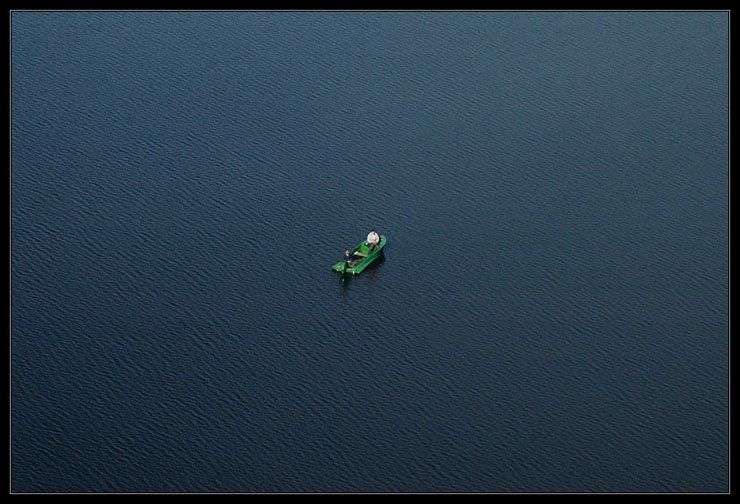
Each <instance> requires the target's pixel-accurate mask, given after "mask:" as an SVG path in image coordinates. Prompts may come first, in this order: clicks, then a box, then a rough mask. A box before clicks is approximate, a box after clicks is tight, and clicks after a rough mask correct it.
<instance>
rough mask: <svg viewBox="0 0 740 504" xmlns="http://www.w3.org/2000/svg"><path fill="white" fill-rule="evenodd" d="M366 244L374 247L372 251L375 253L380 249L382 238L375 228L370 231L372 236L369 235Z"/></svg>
mask: <svg viewBox="0 0 740 504" xmlns="http://www.w3.org/2000/svg"><path fill="white" fill-rule="evenodd" d="M366 243H367V244H368V245H370V246H371V247H372V251H373V252H375V249H376V248H377V247H378V243H380V236H378V233H376V232H375V228H372V229H371V230H370V234H368V235H367V242H366Z"/></svg>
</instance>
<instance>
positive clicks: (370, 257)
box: [331, 235, 388, 275]
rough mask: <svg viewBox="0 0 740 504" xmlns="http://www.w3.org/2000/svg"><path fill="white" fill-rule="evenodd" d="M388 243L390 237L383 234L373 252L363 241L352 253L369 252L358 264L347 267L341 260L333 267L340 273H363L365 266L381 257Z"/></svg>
mask: <svg viewBox="0 0 740 504" xmlns="http://www.w3.org/2000/svg"><path fill="white" fill-rule="evenodd" d="M386 243H388V237H387V236H385V235H381V236H380V242H379V243H378V248H376V249H375V251H374V252H372V253H371V252H370V247H369V246H368V245H367V244H366V243H365V242H364V241H363V242H361V243H360V244H359V245H358V246H357V247H355V248H354V249H353V250H352V254H354V253H355V252H358V251H359V252H361V253H363V254H367V257H365V258H363V259H362V261H360V262H359V263H358V264H355V265H354V266H352V267H351V268H348V267H347V264H346V263H345V261H339V262H338V263H336V264H335V265H334V266H332V267H331V269H332V270H334V271H336V272H338V273H344V274H348V275H357V274H358V273H362V271H363V270H364V269H365V268H367V267H368V266H369V265H370V264H371V263H373V262H374V261H375V260H376V259H377V258H378V257H380V255H381V254H382V253H383V248H385V244H386Z"/></svg>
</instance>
